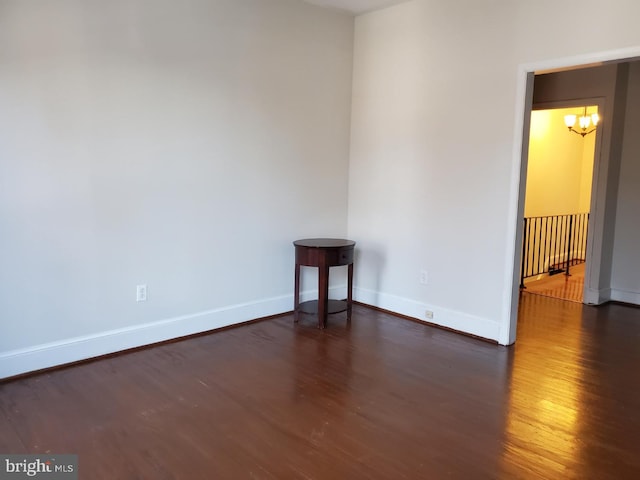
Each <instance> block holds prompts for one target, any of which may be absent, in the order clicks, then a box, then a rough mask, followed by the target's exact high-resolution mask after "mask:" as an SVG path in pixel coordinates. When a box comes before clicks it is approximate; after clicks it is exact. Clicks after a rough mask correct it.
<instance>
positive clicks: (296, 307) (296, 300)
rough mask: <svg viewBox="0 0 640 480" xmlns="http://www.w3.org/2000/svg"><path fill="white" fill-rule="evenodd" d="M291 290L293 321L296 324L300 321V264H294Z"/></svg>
mask: <svg viewBox="0 0 640 480" xmlns="http://www.w3.org/2000/svg"><path fill="white" fill-rule="evenodd" d="M294 284H295V286H294V288H293V321H294V322H295V323H298V320H300V264H299V263H296V269H295V281H294Z"/></svg>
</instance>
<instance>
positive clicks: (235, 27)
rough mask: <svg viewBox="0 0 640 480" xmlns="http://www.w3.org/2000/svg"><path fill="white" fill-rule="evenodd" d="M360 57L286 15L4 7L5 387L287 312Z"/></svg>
mask: <svg viewBox="0 0 640 480" xmlns="http://www.w3.org/2000/svg"><path fill="white" fill-rule="evenodd" d="M352 51H353V18H352V17H350V16H348V15H346V14H341V13H338V12H335V11H328V10H322V9H320V8H317V7H314V6H310V5H307V4H304V3H302V2H298V1H293V0H269V1H265V0H201V1H199V0H194V1H189V2H178V1H170V0H165V1H156V0H115V1H110V2H100V1H89V2H87V1H85V0H56V1H48V0H39V1H38V0H33V1H29V2H23V1H20V0H0V230H1V234H0V377H6V376H10V375H14V374H17V373H21V372H25V371H29V370H33V369H36V368H42V367H46V366H50V365H54V364H59V363H64V362H68V361H73V360H77V359H79V358H86V357H90V356H93V355H98V354H102V353H107V352H111V351H115V350H120V349H123V348H127V347H132V346H138V345H141V344H145V343H149V342H154V341H158V340H163V339H166V338H172V337H175V336H179V335H184V334H188V333H193V332H198V331H203V330H207V329H211V328H214V327H219V326H223V325H228V324H232V323H236V322H240V321H244V320H249V319H253V318H256V317H261V316H265V315H270V314H276V313H280V312H285V311H289V310H291V309H292V305H293V299H292V298H293V297H292V291H293V246H292V244H291V242H292V241H293V240H295V239H296V238H300V237H307V236H320V235H326V236H344V235H346V229H347V213H346V208H345V206H346V202H347V172H348V154H349V121H350V102H351V97H350V95H351V67H352ZM142 283H146V284H147V285H148V295H149V299H148V301H147V302H146V303H136V302H135V286H136V284H142ZM306 286H307V287H308V288H313V284H312V283H308V284H306Z"/></svg>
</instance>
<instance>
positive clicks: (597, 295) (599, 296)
mask: <svg viewBox="0 0 640 480" xmlns="http://www.w3.org/2000/svg"><path fill="white" fill-rule="evenodd" d="M609 300H612V298H611V289H610V288H602V289H600V290H598V289H596V288H585V289H584V298H583V303H584V304H586V305H602V304H603V303H606V302H608V301H609Z"/></svg>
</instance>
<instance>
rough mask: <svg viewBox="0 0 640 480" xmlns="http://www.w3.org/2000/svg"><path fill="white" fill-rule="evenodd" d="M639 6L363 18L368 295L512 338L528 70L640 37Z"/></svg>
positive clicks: (358, 209) (358, 66) (415, 12)
mask: <svg viewBox="0 0 640 480" xmlns="http://www.w3.org/2000/svg"><path fill="white" fill-rule="evenodd" d="M639 14H640V3H639V2H636V1H631V0H617V1H611V2H607V4H606V6H603V4H602V3H601V2H597V1H594V0H587V1H585V2H583V3H582V4H581V5H580V8H575V4H572V3H562V2H560V3H558V2H555V1H551V0H543V1H536V2H513V1H511V0H483V1H477V0H467V1H466V2H465V1H459V2H444V1H439V0H423V1H420V0H414V1H413V2H409V3H406V4H402V5H399V6H397V7H393V8H391V9H387V10H384V11H379V12H373V13H370V14H367V15H363V16H360V17H358V18H357V19H356V34H355V50H354V52H355V53H354V55H355V56H354V90H353V111H352V124H351V128H352V144H351V152H352V153H351V163H350V177H349V178H350V184H349V236H350V237H351V238H353V239H355V240H357V241H359V242H360V244H359V245H360V255H359V256H360V263H359V266H358V267H357V273H356V285H357V292H356V298H357V299H358V300H361V301H366V302H370V303H373V304H375V305H378V306H380V307H382V308H389V309H391V310H395V311H398V312H400V313H403V314H407V315H411V316H414V317H418V318H422V319H425V310H426V309H429V310H432V311H433V312H434V319H433V321H435V322H436V323H440V324H443V325H446V326H449V327H452V328H456V329H459V330H463V331H465V332H470V333H473V334H477V335H481V336H484V337H487V338H491V339H496V340H500V341H501V342H503V343H506V342H507V341H508V337H509V335H505V331H508V328H506V329H505V326H508V325H509V314H508V312H509V304H510V298H509V295H507V294H505V292H508V291H510V287H511V284H512V277H511V275H505V272H506V269H505V265H509V264H512V263H513V257H511V254H512V252H513V247H514V244H513V238H512V237H511V234H510V232H511V229H512V228H513V226H514V224H515V218H513V217H512V213H511V210H510V207H511V206H512V204H513V199H514V197H513V195H512V192H511V191H510V186H511V181H512V180H511V178H512V177H511V175H512V168H513V166H514V155H513V152H514V151H518V152H519V145H514V143H515V142H516V141H518V135H519V133H520V132H518V131H514V130H516V129H514V123H515V124H516V125H518V123H519V122H520V124H521V122H522V120H520V119H518V118H516V117H514V112H516V113H515V115H521V111H520V109H519V107H518V106H519V105H520V102H522V98H519V97H520V96H521V95H523V92H522V89H521V88H520V84H519V82H521V81H522V78H521V77H520V76H519V72H520V71H521V70H522V68H523V67H522V66H523V65H530V64H534V63H536V62H538V63H542V62H546V63H557V64H558V65H562V64H563V62H562V59H563V58H566V57H576V58H578V57H584V58H590V56H591V55H590V54H593V53H599V52H605V51H609V50H616V49H623V48H629V49H631V48H632V47H637V46H639V45H640V30H638V29H637V25H636V19H637V17H638V15H639ZM575 26H579V27H577V28H574V27H575ZM585 28H586V29H587V30H588V31H596V32H597V35H580V34H579V33H580V31H581V29H585ZM572 31H574V32H575V35H568V34H567V32H572ZM514 174H517V173H516V172H514ZM420 269H425V270H427V271H428V272H429V284H428V285H421V284H420V283H419V271H420ZM501 327H503V329H502V331H501Z"/></svg>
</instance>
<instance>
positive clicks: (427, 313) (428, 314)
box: [424, 310, 433, 320]
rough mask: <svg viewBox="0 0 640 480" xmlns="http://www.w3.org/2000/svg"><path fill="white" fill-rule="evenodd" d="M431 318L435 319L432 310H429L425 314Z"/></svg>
mask: <svg viewBox="0 0 640 480" xmlns="http://www.w3.org/2000/svg"><path fill="white" fill-rule="evenodd" d="M424 316H425V317H427V318H428V319H429V320H433V312H432V311H431V310H427V311H426V312H425V314H424Z"/></svg>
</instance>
